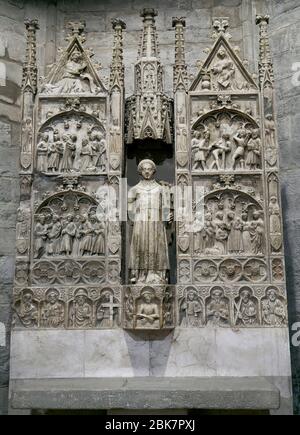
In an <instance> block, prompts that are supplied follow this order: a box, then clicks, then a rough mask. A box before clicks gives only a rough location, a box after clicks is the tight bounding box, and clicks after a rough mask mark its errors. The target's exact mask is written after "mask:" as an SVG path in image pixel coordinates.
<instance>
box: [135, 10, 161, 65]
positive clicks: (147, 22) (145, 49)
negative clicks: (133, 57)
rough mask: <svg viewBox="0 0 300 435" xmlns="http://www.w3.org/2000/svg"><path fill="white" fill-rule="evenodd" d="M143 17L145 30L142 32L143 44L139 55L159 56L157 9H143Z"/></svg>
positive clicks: (147, 56)
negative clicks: (156, 22)
mask: <svg viewBox="0 0 300 435" xmlns="http://www.w3.org/2000/svg"><path fill="white" fill-rule="evenodd" d="M141 17H142V18H143V24H144V27H143V30H142V33H141V45H140V49H139V57H140V58H141V57H145V58H148V59H149V58H152V57H158V55H159V52H158V44H157V32H156V27H155V17H157V11H156V10H155V9H150V8H149V9H143V11H142V12H141Z"/></svg>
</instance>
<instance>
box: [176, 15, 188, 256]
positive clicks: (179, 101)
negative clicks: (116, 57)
mask: <svg viewBox="0 0 300 435" xmlns="http://www.w3.org/2000/svg"><path fill="white" fill-rule="evenodd" d="M172 25H173V27H174V28H175V65H174V76H173V77H174V113H175V150H176V151H175V153H176V154H175V155H176V186H177V198H176V199H177V201H176V202H177V207H176V212H177V216H176V218H177V219H176V221H177V262H178V264H180V263H181V260H182V261H185V257H187V256H188V255H189V254H191V250H190V249H191V236H190V232H189V230H188V229H187V225H188V223H187V222H186V223H184V222H183V221H181V216H180V215H182V217H184V219H186V217H187V214H188V213H189V206H191V204H189V199H190V200H192V198H191V195H189V194H190V192H189V189H190V185H191V180H190V173H189V166H190V165H189V163H190V152H189V146H188V124H189V120H188V108H187V91H188V77H187V66H186V63H185V35H184V32H185V26H186V22H185V18H173V21H172Z"/></svg>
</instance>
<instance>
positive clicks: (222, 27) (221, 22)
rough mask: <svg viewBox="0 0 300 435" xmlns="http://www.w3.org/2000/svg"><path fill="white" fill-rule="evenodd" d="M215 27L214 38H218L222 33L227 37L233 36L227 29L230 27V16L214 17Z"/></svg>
mask: <svg viewBox="0 0 300 435" xmlns="http://www.w3.org/2000/svg"><path fill="white" fill-rule="evenodd" d="M213 28H214V32H213V34H212V38H213V39H217V38H218V37H219V36H220V35H223V36H224V37H225V38H226V39H230V38H231V35H230V33H229V32H227V29H228V28H229V18H228V17H214V18H213Z"/></svg>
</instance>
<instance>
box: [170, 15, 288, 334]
mask: <svg viewBox="0 0 300 435" xmlns="http://www.w3.org/2000/svg"><path fill="white" fill-rule="evenodd" d="M213 27H214V33H213V35H212V36H213V38H214V39H215V43H214V45H213V47H212V49H208V50H207V51H208V53H209V54H208V57H207V59H206V61H205V62H199V66H200V70H199V72H198V75H197V77H196V78H195V80H194V82H193V84H192V86H191V88H190V89H189V92H188V102H189V103H188V104H189V111H190V121H191V124H190V125H191V128H190V162H189V171H190V173H189V174H188V173H187V169H186V166H185V165H187V164H186V163H185V162H184V161H183V159H178V160H177V163H178V170H177V171H178V180H179V184H181V185H182V186H183V187H184V186H188V185H189V184H190V182H191V183H192V195H193V205H192V211H191V214H190V215H191V216H192V217H191V218H190V219H188V220H187V221H186V222H185V221H184V219H183V221H182V222H179V225H178V232H177V234H178V237H177V245H178V258H179V268H178V282H179V284H180V286H179V287H178V315H179V318H178V322H179V324H180V326H183V327H201V326H206V325H207V326H227V327H230V326H231V327H251V326H252V327H255V326H258V325H263V326H269V327H270V326H271V327H279V326H282V325H284V324H286V319H287V310H286V300H285V288H284V286H281V285H280V283H283V282H284V276H283V275H282V274H281V272H280V273H279V274H277V273H276V270H275V269H276V266H275V264H279V263H280V261H281V260H279V259H278V258H276V259H275V258H274V259H272V268H270V264H269V259H270V253H271V254H272V255H281V253H282V218H281V213H280V212H279V209H280V205H279V204H280V190H279V183H278V177H277V175H276V174H275V173H267V172H266V171H265V167H266V163H265V161H266V160H265V159H267V156H268V153H267V150H268V148H269V144H270V128H267V127H268V125H269V124H268V122H269V121H268V119H269V118H268V117H269V114H268V116H265V113H264V107H263V105H262V104H261V93H260V88H259V85H258V80H257V78H258V77H257V76H256V75H255V74H253V75H252V74H251V73H250V72H249V71H248V67H247V66H248V65H247V63H246V62H243V61H242V60H241V58H240V56H239V55H238V50H237V49H235V48H234V47H233V45H232V44H231V43H230V38H231V36H230V34H229V31H228V27H229V22H228V19H225V18H221V19H215V20H214V22H213ZM262 36H264V38H261V40H260V43H261V46H260V48H261V56H262V59H261V63H260V68H262V66H264V67H265V68H266V65H267V67H268V68H269V67H270V64H271V61H270V60H268V62H267V61H266V59H264V57H263V56H264V55H265V53H269V51H268V50H267V48H268V46H267V45H265V44H267V42H268V41H267V40H266V39H265V33H264V32H262V33H261V37H262ZM264 76H265V77H267V74H266V70H264ZM269 88H270V80H269V79H268V89H269ZM179 112H180V111H179ZM186 136H187V135H186ZM273 139H274V138H273ZM186 140H187V137H183V135H182V134H181V135H180V137H179V138H178V141H177V149H178V151H182V149H183V147H182V144H183V143H184V142H185V141H186ZM273 148H274V147H273ZM267 161H268V160H267ZM187 197H188V195H187ZM183 203H184V201H183ZM190 215H189V211H188V210H187V212H186V216H190ZM280 264H281V265H283V263H280ZM274 271H275V274H274ZM276 281H277V282H276ZM270 282H276V284H275V285H271V286H270ZM182 285H183V286H182Z"/></svg>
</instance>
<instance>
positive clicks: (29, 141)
mask: <svg viewBox="0 0 300 435" xmlns="http://www.w3.org/2000/svg"><path fill="white" fill-rule="evenodd" d="M25 27H26V56H25V62H24V65H23V80H22V129H21V153H20V169H21V171H20V207H19V209H18V214H17V226H16V239H17V240H16V270H15V284H16V285H21V286H27V285H29V280H30V267H29V262H30V239H31V222H32V206H31V195H32V182H33V146H34V145H33V144H34V103H35V98H36V92H37V74H38V69H37V62H36V31H37V30H38V29H39V25H38V21H37V20H26V21H25Z"/></svg>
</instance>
